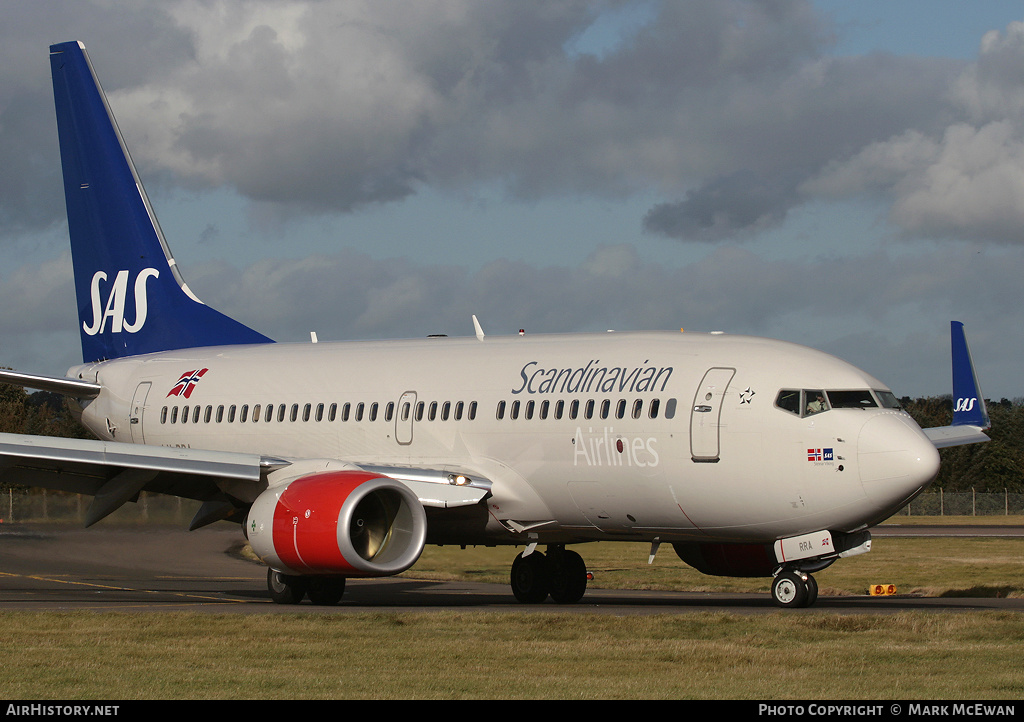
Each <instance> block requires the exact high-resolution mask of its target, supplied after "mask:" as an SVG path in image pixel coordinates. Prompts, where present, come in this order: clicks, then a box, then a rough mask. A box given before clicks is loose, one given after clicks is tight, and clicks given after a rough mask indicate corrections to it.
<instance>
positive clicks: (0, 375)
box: [0, 369, 103, 399]
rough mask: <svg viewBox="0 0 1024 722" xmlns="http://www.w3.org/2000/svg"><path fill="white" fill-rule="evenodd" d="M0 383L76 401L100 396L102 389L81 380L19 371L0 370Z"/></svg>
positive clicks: (97, 385)
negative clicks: (46, 392) (47, 392)
mask: <svg viewBox="0 0 1024 722" xmlns="http://www.w3.org/2000/svg"><path fill="white" fill-rule="evenodd" d="M0 383H5V384H11V385H13V386H23V387H24V388H27V389H36V390H37V391H50V392H52V393H55V394H62V395H64V396H71V397H72V398H76V399H92V398H96V397H97V396H99V395H100V391H101V390H102V389H103V387H102V386H100V385H99V384H94V383H92V382H91V381H82V380H81V379H69V378H57V377H56V376H37V375H36V374H24V373H21V372H20V371H11V370H9V369H0Z"/></svg>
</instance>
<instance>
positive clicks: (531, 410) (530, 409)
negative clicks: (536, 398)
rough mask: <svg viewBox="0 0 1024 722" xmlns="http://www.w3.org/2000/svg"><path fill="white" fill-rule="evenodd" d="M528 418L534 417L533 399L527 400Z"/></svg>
mask: <svg viewBox="0 0 1024 722" xmlns="http://www.w3.org/2000/svg"><path fill="white" fill-rule="evenodd" d="M526 418H527V419H532V418H533V402H532V401H527V402H526Z"/></svg>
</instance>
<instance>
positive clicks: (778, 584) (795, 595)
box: [772, 569, 818, 609]
mask: <svg viewBox="0 0 1024 722" xmlns="http://www.w3.org/2000/svg"><path fill="white" fill-rule="evenodd" d="M817 599H818V582H816V581H815V580H814V577H812V576H811V575H810V574H808V573H806V572H802V571H800V570H798V569H784V570H783V571H781V572H779V573H778V575H776V577H775V579H774V581H772V601H773V602H775V605H776V606H778V607H783V608H788V609H793V608H796V607H809V606H811V605H812V604H814V602H815V601H816V600H817Z"/></svg>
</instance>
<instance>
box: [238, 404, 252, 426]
mask: <svg viewBox="0 0 1024 722" xmlns="http://www.w3.org/2000/svg"><path fill="white" fill-rule="evenodd" d="M248 418H249V404H242V413H241V414H240V415H239V416H238V421H239V422H240V423H243V424H244V423H245V422H246V421H247V420H248Z"/></svg>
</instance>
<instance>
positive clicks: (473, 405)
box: [469, 401, 476, 421]
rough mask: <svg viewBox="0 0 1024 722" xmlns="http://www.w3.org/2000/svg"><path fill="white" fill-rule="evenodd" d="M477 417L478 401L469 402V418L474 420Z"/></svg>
mask: <svg viewBox="0 0 1024 722" xmlns="http://www.w3.org/2000/svg"><path fill="white" fill-rule="evenodd" d="M475 419H476V401H470V402H469V420H470V421H474V420H475Z"/></svg>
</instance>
